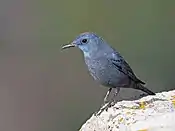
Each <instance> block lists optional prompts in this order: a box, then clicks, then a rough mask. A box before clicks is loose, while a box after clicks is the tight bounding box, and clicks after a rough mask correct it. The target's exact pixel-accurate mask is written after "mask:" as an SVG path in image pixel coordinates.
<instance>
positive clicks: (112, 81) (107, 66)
mask: <svg viewBox="0 0 175 131" xmlns="http://www.w3.org/2000/svg"><path fill="white" fill-rule="evenodd" d="M70 47H78V48H79V49H80V50H81V51H82V52H83V54H84V59H85V63H86V65H87V67H88V69H89V72H90V74H91V75H92V76H93V78H94V79H95V80H96V81H98V82H99V83H100V84H102V85H104V86H107V87H109V90H108V92H107V94H106V96H105V99H104V102H106V99H107V97H108V96H109V94H110V92H111V90H112V88H115V89H116V93H115V96H116V95H117V94H118V92H119V90H120V88H134V89H138V90H142V91H144V92H146V93H147V94H149V95H155V93H153V92H152V91H150V90H149V89H147V88H146V87H144V86H143V84H145V83H144V82H143V81H141V80H139V79H138V78H137V77H136V75H135V74H134V72H133V71H132V69H131V68H130V66H129V64H128V63H127V62H126V61H125V60H124V58H123V57H122V56H121V55H120V54H119V52H118V51H116V50H115V49H114V48H112V47H111V46H110V45H108V43H107V42H106V41H105V40H104V39H102V38H101V37H99V36H98V35H97V34H95V33H91V32H85V33H82V34H80V35H79V36H78V37H77V38H76V39H75V40H74V41H73V42H72V43H71V44H68V45H65V46H63V47H62V49H66V48H70Z"/></svg>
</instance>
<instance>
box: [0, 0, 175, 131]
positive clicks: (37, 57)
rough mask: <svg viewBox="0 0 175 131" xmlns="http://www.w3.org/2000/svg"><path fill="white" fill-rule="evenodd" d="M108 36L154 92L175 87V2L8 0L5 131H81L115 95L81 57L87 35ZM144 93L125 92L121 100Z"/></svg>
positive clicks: (1, 72) (0, 60) (2, 60)
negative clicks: (79, 40) (79, 41)
mask: <svg viewBox="0 0 175 131" xmlns="http://www.w3.org/2000/svg"><path fill="white" fill-rule="evenodd" d="M85 31H91V32H96V33H97V34H98V35H100V36H102V37H103V38H104V39H105V40H106V41H107V42H108V43H110V44H111V45H112V46H113V47H115V48H116V49H117V50H118V51H119V52H120V53H121V54H122V55H123V56H124V58H125V59H126V60H127V61H128V63H130V66H131V67H132V68H133V70H134V72H135V73H136V74H137V76H138V77H139V78H140V79H142V80H143V81H145V82H146V83H147V85H146V86H147V87H148V88H149V89H151V90H152V91H154V92H160V91H168V90H171V89H174V87H175V78H174V74H175V69H174V67H175V61H174V58H175V1H172V0H166V1H165V0H154V1H153V0H145V1H140V0H135V1H130V0H128V1H119V0H96V1H94V0H74V1H68V0H1V1H0V130H1V131H48V130H50V131H76V130H78V129H79V128H80V127H81V125H82V124H83V123H84V122H85V121H86V120H87V119H88V118H89V117H90V116H91V115H92V114H93V113H94V112H95V111H97V110H98V109H99V108H100V105H101V104H102V102H103V98H104V96H105V94H106V92H107V88H105V87H102V86H99V85H98V84H97V83H96V82H95V81H94V80H93V78H92V77H91V76H90V75H89V73H88V71H87V68H86V65H85V63H84V61H83V55H82V53H81V51H80V50H78V49H76V48H72V49H69V50H65V51H60V48H61V46H62V45H64V44H68V43H69V42H71V41H72V40H73V39H74V38H75V37H76V36H77V35H78V34H79V33H82V32H85ZM139 93H140V92H138V91H135V90H132V89H128V90H124V89H122V90H121V92H120V94H119V96H118V98H117V99H118V100H121V99H130V98H131V97H133V96H135V95H137V94H139Z"/></svg>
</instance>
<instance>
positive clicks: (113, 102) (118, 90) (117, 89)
mask: <svg viewBox="0 0 175 131" xmlns="http://www.w3.org/2000/svg"><path fill="white" fill-rule="evenodd" d="M119 92H120V88H119V87H117V88H115V93H114V96H113V98H112V101H111V105H113V104H115V98H116V96H117V95H118V93H119Z"/></svg>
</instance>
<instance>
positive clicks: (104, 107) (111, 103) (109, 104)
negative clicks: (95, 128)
mask: <svg viewBox="0 0 175 131" xmlns="http://www.w3.org/2000/svg"><path fill="white" fill-rule="evenodd" d="M111 91H112V88H109V90H108V92H107V94H106V96H105V98H104V102H105V101H106V99H107V97H108V96H109V94H110V92H111ZM119 91H120V88H118V87H117V88H115V93H114V96H113V97H112V99H111V100H110V102H109V103H107V104H106V105H105V106H103V105H102V108H101V109H100V111H99V112H98V113H97V112H96V113H95V115H96V116H98V115H100V114H101V113H102V112H103V111H104V110H106V111H107V110H108V108H109V107H111V106H112V105H114V104H115V97H116V96H117V95H118V93H119Z"/></svg>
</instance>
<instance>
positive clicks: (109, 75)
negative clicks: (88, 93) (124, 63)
mask: <svg viewBox="0 0 175 131" xmlns="http://www.w3.org/2000/svg"><path fill="white" fill-rule="evenodd" d="M85 63H86V65H87V67H88V69H89V72H90V74H91V75H92V77H93V78H94V79H95V80H97V81H98V82H99V83H100V84H102V85H105V86H112V87H117V86H123V84H125V82H126V80H127V79H128V77H127V76H126V75H125V74H123V73H122V72H120V71H119V70H118V69H117V68H115V67H114V65H113V64H112V62H110V61H109V60H108V59H105V58H99V59H89V58H86V59H85ZM124 81H125V82H124ZM123 82H124V83H123Z"/></svg>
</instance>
